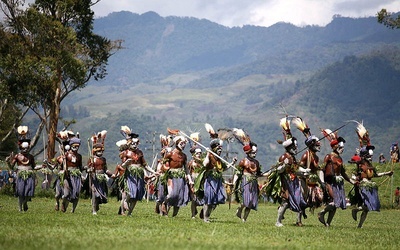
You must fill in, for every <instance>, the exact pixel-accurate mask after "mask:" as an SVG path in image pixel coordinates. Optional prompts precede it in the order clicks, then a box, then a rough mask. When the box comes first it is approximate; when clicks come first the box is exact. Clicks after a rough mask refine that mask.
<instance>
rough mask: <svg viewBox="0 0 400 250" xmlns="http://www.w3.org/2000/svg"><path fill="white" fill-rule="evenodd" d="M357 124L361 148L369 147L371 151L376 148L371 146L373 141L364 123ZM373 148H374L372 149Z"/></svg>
mask: <svg viewBox="0 0 400 250" xmlns="http://www.w3.org/2000/svg"><path fill="white" fill-rule="evenodd" d="M355 122H356V123H357V127H356V133H357V137H358V141H359V143H360V147H361V148H362V147H364V146H365V147H369V148H371V149H373V148H375V147H374V146H372V145H371V140H370V138H369V133H368V130H367V129H366V128H365V127H364V125H363V123H362V122H361V123H360V122H358V121H355ZM372 147H373V148H372Z"/></svg>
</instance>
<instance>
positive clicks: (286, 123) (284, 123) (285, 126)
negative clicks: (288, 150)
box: [278, 116, 293, 144]
mask: <svg viewBox="0 0 400 250" xmlns="http://www.w3.org/2000/svg"><path fill="white" fill-rule="evenodd" d="M279 126H280V127H281V128H282V130H283V131H282V133H283V141H281V140H278V143H279V144H282V143H283V142H284V141H286V140H288V139H290V138H292V137H293V136H292V132H291V131H290V120H289V119H288V116H285V117H283V118H282V119H280V121H279Z"/></svg>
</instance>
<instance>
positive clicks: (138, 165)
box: [120, 126, 155, 216]
mask: <svg viewBox="0 0 400 250" xmlns="http://www.w3.org/2000/svg"><path fill="white" fill-rule="evenodd" d="M121 133H122V134H123V135H124V136H125V139H126V140H127V145H128V147H129V148H128V149H126V150H124V151H123V152H121V153H120V158H121V161H122V162H123V163H122V165H121V166H122V168H124V169H126V171H125V179H124V184H123V193H122V203H124V202H125V201H126V202H127V204H128V212H127V215H128V216H131V215H132V211H133V209H134V208H135V206H136V203H137V202H138V201H141V200H142V199H143V196H144V194H145V182H144V176H145V170H146V171H148V172H150V173H151V174H155V171H154V170H153V169H151V167H149V165H148V164H147V162H146V160H145V159H144V155H143V152H142V151H141V150H140V149H139V148H138V146H139V142H140V140H139V135H138V134H135V133H132V132H131V129H130V128H129V127H127V126H122V127H121ZM121 209H122V211H121V214H123V215H125V213H126V211H125V206H123V205H122V206H121Z"/></svg>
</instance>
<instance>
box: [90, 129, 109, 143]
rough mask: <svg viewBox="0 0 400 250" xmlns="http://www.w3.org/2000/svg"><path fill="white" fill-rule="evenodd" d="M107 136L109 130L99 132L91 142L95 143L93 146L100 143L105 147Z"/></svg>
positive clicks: (93, 136)
mask: <svg viewBox="0 0 400 250" xmlns="http://www.w3.org/2000/svg"><path fill="white" fill-rule="evenodd" d="M106 135H107V130H103V131H101V132H98V133H97V134H94V135H92V137H91V140H92V142H93V145H95V144H98V143H99V144H101V145H103V146H104V142H105V140H106Z"/></svg>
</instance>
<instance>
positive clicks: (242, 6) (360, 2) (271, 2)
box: [93, 0, 400, 27]
mask: <svg viewBox="0 0 400 250" xmlns="http://www.w3.org/2000/svg"><path fill="white" fill-rule="evenodd" d="M382 8H386V9H387V10H388V11H391V12H398V11H400V1H399V0H251V1H238V0H174V1H166V0H101V1H100V2H99V3H98V4H97V5H95V6H94V7H93V10H94V11H95V14H96V16H97V17H100V16H106V15H108V14H109V13H111V12H116V11H122V10H127V11H131V12H134V13H138V14H142V13H145V12H148V11H154V12H156V13H158V14H159V15H160V16H163V17H165V16H181V17H188V16H189V17H196V18H200V19H201V18H205V19H208V20H210V21H213V22H216V23H219V24H222V25H225V26H229V27H232V26H243V25H246V24H250V25H259V26H271V25H272V24H274V23H277V22H289V23H293V24H295V25H299V26H303V25H307V24H308V25H321V26H323V25H326V24H328V23H329V22H330V21H331V20H332V16H333V15H335V14H339V15H342V16H348V17H366V16H375V15H376V13H377V12H378V11H379V10H380V9H382Z"/></svg>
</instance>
